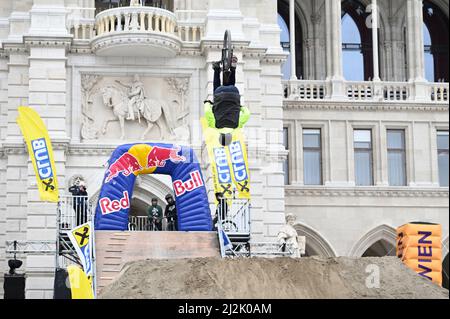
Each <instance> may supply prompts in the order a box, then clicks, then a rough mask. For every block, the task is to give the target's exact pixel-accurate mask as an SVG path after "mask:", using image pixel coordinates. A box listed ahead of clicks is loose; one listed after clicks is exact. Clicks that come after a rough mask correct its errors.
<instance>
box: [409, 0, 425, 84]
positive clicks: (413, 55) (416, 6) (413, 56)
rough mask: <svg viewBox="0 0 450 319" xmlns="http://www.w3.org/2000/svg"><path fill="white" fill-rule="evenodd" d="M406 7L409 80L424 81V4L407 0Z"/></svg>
mask: <svg viewBox="0 0 450 319" xmlns="http://www.w3.org/2000/svg"><path fill="white" fill-rule="evenodd" d="M406 5H407V9H406V39H407V43H408V45H407V54H408V79H409V80H410V81H417V80H419V81H424V80H425V68H424V44H423V12H422V6H423V4H422V0H407V2H406Z"/></svg>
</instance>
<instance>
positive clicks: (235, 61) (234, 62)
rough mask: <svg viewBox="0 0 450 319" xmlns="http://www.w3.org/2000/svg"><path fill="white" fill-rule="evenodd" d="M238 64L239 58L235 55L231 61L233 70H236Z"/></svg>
mask: <svg viewBox="0 0 450 319" xmlns="http://www.w3.org/2000/svg"><path fill="white" fill-rule="evenodd" d="M237 64H238V58H237V56H235V55H233V58H232V59H231V67H232V68H233V69H236V67H237Z"/></svg>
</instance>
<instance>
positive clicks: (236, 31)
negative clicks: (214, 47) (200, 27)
mask: <svg viewBox="0 0 450 319" xmlns="http://www.w3.org/2000/svg"><path fill="white" fill-rule="evenodd" d="M243 21H244V17H243V16H242V13H241V9H240V0H227V1H225V2H224V1H223V0H210V1H209V6H208V14H207V17H206V39H207V40H223V34H224V32H225V30H226V29H229V30H230V31H231V37H232V40H233V41H241V40H243V39H244V34H243V31H242V29H243V26H242V25H243Z"/></svg>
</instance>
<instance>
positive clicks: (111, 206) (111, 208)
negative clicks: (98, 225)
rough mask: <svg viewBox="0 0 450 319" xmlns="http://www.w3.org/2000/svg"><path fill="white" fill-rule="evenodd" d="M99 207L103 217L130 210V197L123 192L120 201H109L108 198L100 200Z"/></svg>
mask: <svg viewBox="0 0 450 319" xmlns="http://www.w3.org/2000/svg"><path fill="white" fill-rule="evenodd" d="M99 205H100V209H101V211H102V214H103V215H107V214H112V213H115V212H119V211H121V210H122V209H128V208H130V197H129V195H128V192H127V191H125V192H124V193H123V197H122V198H121V199H115V200H111V199H110V198H108V197H104V198H101V199H100V200H99Z"/></svg>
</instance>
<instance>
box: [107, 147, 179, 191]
mask: <svg viewBox="0 0 450 319" xmlns="http://www.w3.org/2000/svg"><path fill="white" fill-rule="evenodd" d="M179 151H180V147H174V148H165V147H159V146H154V147H151V146H149V145H145V144H142V145H137V146H134V147H132V148H130V150H129V151H128V152H127V153H124V154H123V155H122V156H120V157H119V158H118V159H117V160H116V161H115V162H114V163H113V164H111V165H110V166H109V169H108V171H107V176H106V179H105V183H109V182H110V181H111V180H112V179H114V178H116V177H118V176H119V175H120V174H122V175H123V176H125V177H128V176H130V175H131V174H134V175H136V176H137V175H139V174H143V173H149V170H150V171H152V173H153V171H154V170H156V168H162V167H165V166H166V164H167V161H171V162H172V163H176V164H177V163H180V162H185V161H186V158H185V157H184V156H181V155H178V152H179Z"/></svg>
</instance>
